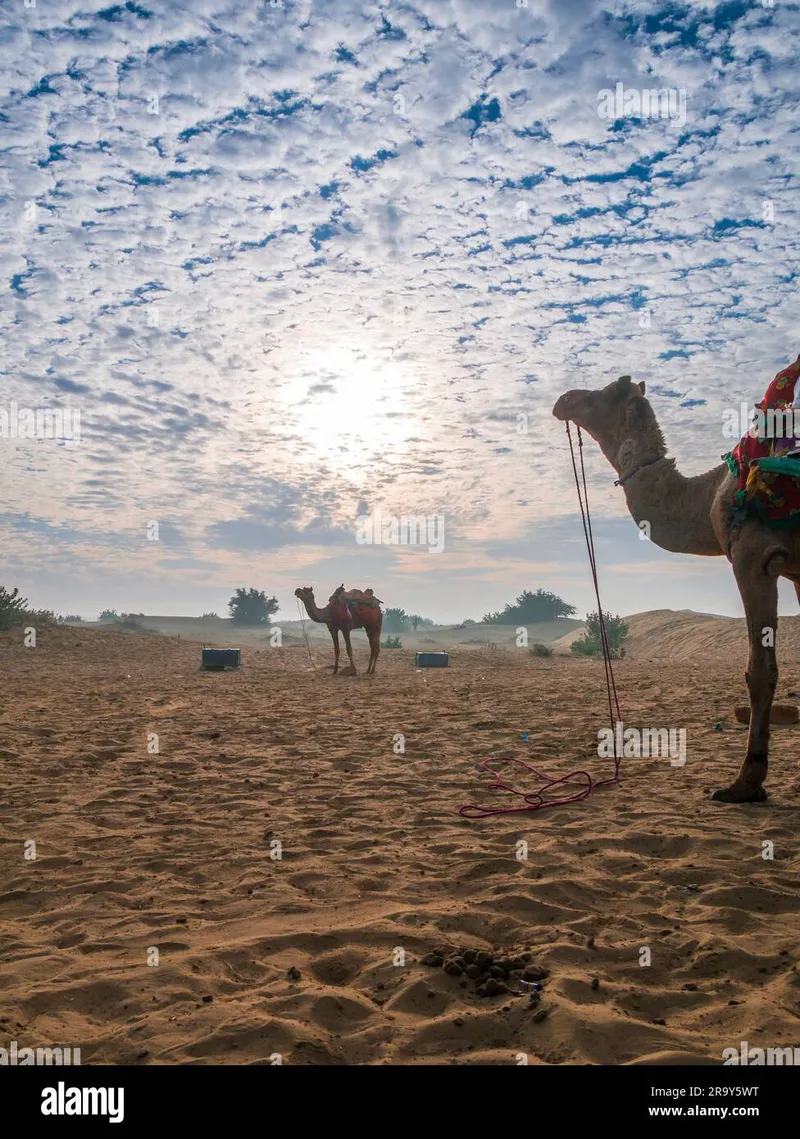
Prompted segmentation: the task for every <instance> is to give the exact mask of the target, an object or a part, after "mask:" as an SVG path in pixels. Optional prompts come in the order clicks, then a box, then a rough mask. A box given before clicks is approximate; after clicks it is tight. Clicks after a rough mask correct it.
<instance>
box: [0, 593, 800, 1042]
mask: <svg viewBox="0 0 800 1139" xmlns="http://www.w3.org/2000/svg"><path fill="white" fill-rule="evenodd" d="M799 627H800V618H795V619H792V620H789V621H782V623H781V630H780V653H779V659H781V660H782V661H783V662H784V663H783V666H782V671H781V680H780V685H779V690H778V693H777V699H778V700H784V701H788V702H792V701H793V700H795V699H796V697H797V691H798V689H800V666H799V665H798V663H797V660H798V654H797V649H796V647H795V646H796V645H797V644H798V642H799V641H800V628H799ZM461 635H462V636H464V637H469V636H470V633H469V631H467V632H465V633H462V634H461ZM433 639H434V640H435V635H434V636H433ZM354 644H357V648H356V658H357V661H358V662H359V665H360V666H361V667H362V668H363V667H364V666H365V664H366V659H367V651H366V646H365V643H364V638H363V634H356V636H355V637H354ZM745 654H746V644H745V636H744V630H743V628H742V623H741V622H733V621H726V620H725V619H722V618H711V617H708V618H706V617H703V616H698V615H697V614H669V613H661V614H642V615H640V616H639V617H638V618H634V619H632V621H631V637H630V645H629V655H628V656H626V659H625V660H623V661H620V662H618V663H617V664H616V665H615V673H616V677H617V684H618V689H619V693H620V700H621V704H622V711H623V717H624V719H625V722H626V723H627V724H642V725H648V726H654V727H661V726H667V727H669V726H674V727H685V728H686V729H687V740H688V757H687V763H686V766H685V767H683V768H676V767H673V766H671V765H670V764H669V763H668V762H667V761H666V760H662V759H628V760H623V763H622V778H621V781H620V783H619V784H618V785H616V786H612V787H605V788H600V789H598V790H596V791H595V792H594V793H593V794H592V795H591V796H590V797H589V798H588V799H586V800H585V801H584V802H581V803H575V804H571V805H568V806H564V807H556V808H553V809H549V810H545V811H538V812H533V813H523V814H510V815H503V816H495V817H492V818H487V819H483V820H480V821H469V820H466V819H463V818H461V817H460V816H459V815H458V813H457V812H458V808H459V807H460V806H462V805H463V804H466V803H483V804H491V805H497V804H499V803H501V802H506V801H508V805H509V806H510V805H515V804H514V803H513V802H511V801H509V800H511V798H512V797H511V796H504V795H496V794H495V795H492V794H491V793H490V792H488V791H487V789H486V788H487V784H488V783H489V777H488V776H487V775H486V774H485V773H482V772H480V771H478V770H477V769H476V765H477V764H478V763H479V762H480V761H481V760H482V759H484V758H487V757H492V756H494V757H507V758H508V759H512V758H514V757H519V758H527V759H529V760H530V761H532V762H533V763H538V764H539V765H540V766H541V767H542V768H543V769H544V770H545V771H546V772H548V773H549V774H555V775H559V774H566V773H567V772H569V771H571V770H573V769H575V768H581V769H585V770H589V771H590V772H591V773H592V774H593V776H594V777H595V778H597V779H602V778H605V777H607V776H608V775H609V774H610V768H611V761H610V760H603V759H600V758H598V756H597V755H596V747H597V731H598V729H599V728H601V727H603V726H604V725H605V724H606V723H607V707H606V702H605V687H604V680H603V669H602V664H601V663H598V662H596V661H592V660H586V659H582V658H575V657H571V656H568V655H567V656H563V655H562V656H554V657H551V658H548V659H537V658H535V657H534V656H532V655H531V654H530V653H529V652H528V651H526V650H524V649H513V648H504V647H498V648H497V649H490V648H482V647H479V646H475V647H471V648H470V647H466V646H460V647H459V646H457V645H456V647H454V648H453V649H452V654H451V665H450V667H449V668H448V669H442V670H426V671H418V670H416V669H415V668H414V664H413V655H412V653H411V652H410V651H408V649H407V648H404V649H403V650H399V651H386V650H384V651H383V652H382V654H381V657H380V660H379V663H378V671H377V674H376V675H375V676H374V677H365V676H363V675H359V676H357V677H350V676H339V677H332V676H331V675H330V672H329V671H328V666H329V664H330V663H331V651H330V648H329V647H328V646H325V645H324V642H317V641H314V642H313V648H312V650H311V655H310V654H309V651H308V650H307V649H306V647H305V645H303V644H300V645H297V644H292V645H289V646H286V647H283V648H280V649H278V648H275V649H270V648H269V647H266V645H265V647H262V648H257V647H253V646H250V647H246V648H245V649H244V650H243V667H242V668H241V669H240V670H239V671H237V672H228V673H207V672H201V671H200V670H199V667H198V666H199V662H200V645H199V644H197V643H194V642H191V641H186V640H185V639H182V640H180V641H178V640H177V639H176V638H175V637H172V638H170V637H165V636H160V635H153V634H151V635H137V634H125V633H122V632H114V631H107V630H102V629H91V630H80V629H49V630H44V631H42V632H41V633H40V636H39V642H38V647H36V648H35V649H31V648H25V647H24V646H23V645H22V638H21V633H20V631H19V630H15V631H12V632H11V633H6V634H2V635H0V692H1V693H2V695H0V763H1V764H2V766H1V767H0V783H1V784H2V797H1V799H0V987H1V988H2V1002H0V1014H2V1015H0V1045H3V1046H7V1040H16V1041H17V1042H18V1045H19V1046H20V1047H23V1046H26V1045H27V1046H32V1047H36V1046H42V1045H47V1044H55V1045H62V1046H67V1045H69V1046H72V1047H80V1048H81V1053H82V1062H83V1063H84V1064H86V1063H89V1064H91V1063H139V1064H148V1063H177V1062H183V1063H185V1062H190V1063H209V1062H214V1063H220V1062H225V1063H238V1064H241V1063H245V1064H250V1063H270V1062H275V1059H276V1057H280V1059H281V1061H282V1062H283V1063H286V1064H389V1063H393V1064H430V1063H457V1064H464V1063H467V1064H469V1063H475V1064H478V1063H494V1064H514V1063H517V1062H519V1061H518V1056H519V1054H520V1053H524V1054H525V1055H526V1056H527V1057H528V1062H529V1063H531V1064H536V1063H542V1064H574V1063H587V1062H588V1063H611V1064H636V1063H665V1062H666V1063H669V1062H688V1063H698V1064H700V1063H715V1064H718V1063H719V1062H720V1059H721V1055H722V1050H723V1049H724V1048H726V1047H736V1048H738V1046H739V1042H740V1041H742V1040H747V1041H748V1042H749V1043H750V1045H751V1046H758V1045H759V1044H762V1046H766V1045H771V1046H795V1047H797V1046H800V975H798V972H797V958H798V938H797V930H798V912H800V885H799V884H798V874H797V871H798V863H799V861H800V859H799V858H798V845H797V844H798V839H797V835H798V807H799V806H800V766H798V761H797V752H798V747H797V739H798V736H797V732H798V731H800V728H797V727H795V728H781V729H776V730H775V732H774V734H773V740H772V758H771V772H770V776H769V780H768V783H767V786H768V789H769V791H770V794H771V798H770V800H769V801H768V802H767V803H765V804H761V805H757V806H725V805H722V804H716V803H711V802H709V801H708V797H707V792H708V791H709V790H710V789H713V788H715V787H718V786H722V785H725V784H727V783H728V782H730V781H731V779H732V778H733V776H734V774H735V772H736V770H737V768H738V764H739V762H740V760H741V757H742V755H743V746H744V739H745V729H744V728H742V727H741V726H739V725H737V724H736V723H735V721H734V717H733V707H734V705H735V704H736V703H740V702H742V701H743V700H745V699H746V690H745V686H744V679H743V673H744V665H745ZM523 732H528V733H529V736H528V741H527V742H524V741H523V739H522V735H521V733H523ZM149 733H155V734H157V736H158V749H159V750H158V754H154V753H151V752H148V740H149V741H150V746H151V749H152V747H153V737H152V735H150V736H149V735H148V734H149ZM398 733H400V734H402V735H403V736H404V744H405V753H404V754H396V752H395V751H394V750H393V744H395V746H397V745H396V736H397V734H398ZM515 766H516V765H514V764H512V763H506V764H505V770H506V773H507V776H508V778H509V780H510V781H512V782H513V783H514V784H515V785H517V786H519V787H524V788H525V789H526V790H535V789H536V787H537V781H536V779H535V778H534V776H533V775H531V774H530V773H526V772H525V771H524V770H523V769H522V768H520V769H519V771H518V772H514V771H513V770H512V769H513V768H514V767H515ZM520 840H524V841H525V842H527V844H528V849H527V859H520V858H518V857H517V853H518V851H519V849H520V848H519V847H518V843H519V842H520ZM768 840H769V841H770V842H772V843H774V858H773V859H771V860H768V859H764V858H763V857H762V850H763V844H764V843H765V842H767V841H768ZM31 841H33V842H35V844H36V858H35V860H30V859H28V860H26V859H25V857H24V855H25V849H26V848H25V844H26V843H30V842H31ZM276 843H279V844H280V847H278V846H276V845H275V844H276ZM30 849H31V848H30V847H28V850H30ZM277 853H280V854H281V857H280V858H277V857H275V855H276V854H277ZM271 855H272V856H271ZM440 945H443V946H446V947H452V948H457V947H459V946H461V947H463V946H472V947H483V948H487V949H492V948H493V947H496V948H498V949H501V948H502V949H504V950H507V951H521V950H524V949H526V948H529V949H530V951H531V953H532V959H533V961H535V963H536V964H537V965H540V966H542V967H544V968H545V969H547V970H548V976H547V978H546V980H545V981H544V990H543V992H542V994H541V999H540V1004H539V1006H538V1011H537V1012H536V1013H534V1012H533V1011H532V1010H531V1009H529V1008H528V1006H527V998H524V997H516V996H513V995H503V996H499V997H494V998H485V999H481V998H479V997H477V996H476V995H475V993H474V991H473V988H474V986H473V985H472V984H471V983H470V984H468V985H467V986H466V987H462V983H461V981H460V980H459V978H457V977H452V976H448V975H446V974H445V973H444V972H443V970H442V969H433V968H430V967H428V966H426V965H424V964H422V962H421V959H422V957H424V956H425V955H426V954H427V953H429V952H430V951H431V950H432V949H433V948H434V947H435V946H440ZM643 947H647V948H649V950H650V955H651V964H650V965H649V966H645V967H643V966H642V965H641V964H640V960H641V959H642V958H641V950H642V948H643ZM153 948H155V949H157V950H158V964H157V965H149V964H148V954H150V955H151V960H152V957H153V955H152V950H153ZM403 958H404V963H398V961H400V962H402V961H403ZM542 1014H544V1015H542Z"/></svg>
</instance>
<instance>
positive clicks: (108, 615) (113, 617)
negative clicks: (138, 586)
mask: <svg viewBox="0 0 800 1139" xmlns="http://www.w3.org/2000/svg"><path fill="white" fill-rule="evenodd" d="M97 620H98V621H119V613H117V611H116V609H104V610H103V612H102V613H101V614H100V616H99V617H98V618H97Z"/></svg>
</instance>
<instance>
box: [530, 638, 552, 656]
mask: <svg viewBox="0 0 800 1139" xmlns="http://www.w3.org/2000/svg"><path fill="white" fill-rule="evenodd" d="M530 651H531V653H532V655H533V656H535V657H551V656H552V655H553V650H552V648H551V646H550V645H545V644H543V643H542V642H541V641H536V642H535V643H534V644H532V645H531V649H530Z"/></svg>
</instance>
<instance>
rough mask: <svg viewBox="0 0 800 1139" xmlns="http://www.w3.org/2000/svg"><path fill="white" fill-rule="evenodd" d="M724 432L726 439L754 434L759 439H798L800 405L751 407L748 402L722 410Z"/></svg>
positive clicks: (799, 433)
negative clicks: (764, 407)
mask: <svg viewBox="0 0 800 1139" xmlns="http://www.w3.org/2000/svg"><path fill="white" fill-rule="evenodd" d="M722 434H723V437H724V438H725V439H741V438H742V436H743V435H752V436H753V438H758V439H796V438H798V437H800V407H768V408H767V409H766V411H765V410H764V409H763V408H760V407H751V406H750V404H748V403H741V404H739V407H738V408H735V407H726V408H723V411H722Z"/></svg>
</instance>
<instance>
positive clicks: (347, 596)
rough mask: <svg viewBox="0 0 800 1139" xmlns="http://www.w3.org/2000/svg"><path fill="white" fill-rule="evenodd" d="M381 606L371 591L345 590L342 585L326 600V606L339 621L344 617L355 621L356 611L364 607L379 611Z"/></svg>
mask: <svg viewBox="0 0 800 1139" xmlns="http://www.w3.org/2000/svg"><path fill="white" fill-rule="evenodd" d="M381 604H382V602H381V601H380V600H379V598H377V597H376V596H375V594H374V593H373V591H372V590H371V589H364V590H361V589H345V587H344V584H342V585H340V586H339V588H338V589H337V590H336V592H335V593H334V594H332V595H331V597H329V598H328V605H329V606H330V607H331V609H332V610H333V612H334V613H337V615H338V616H339V618H340V620H341V619H344V618H346V617H349V618H350V619H351V620H353V619H355V618H356V616H357V610H358V609H360V608H361V607H362V606H364V605H366V606H368V607H370V608H373V609H378V610H380V607H381Z"/></svg>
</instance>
